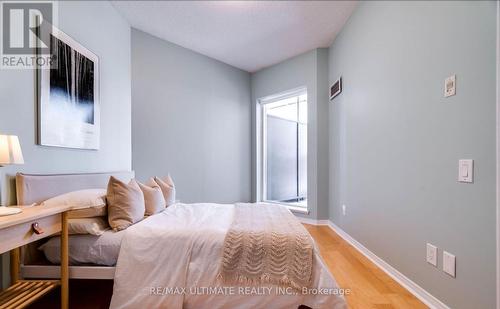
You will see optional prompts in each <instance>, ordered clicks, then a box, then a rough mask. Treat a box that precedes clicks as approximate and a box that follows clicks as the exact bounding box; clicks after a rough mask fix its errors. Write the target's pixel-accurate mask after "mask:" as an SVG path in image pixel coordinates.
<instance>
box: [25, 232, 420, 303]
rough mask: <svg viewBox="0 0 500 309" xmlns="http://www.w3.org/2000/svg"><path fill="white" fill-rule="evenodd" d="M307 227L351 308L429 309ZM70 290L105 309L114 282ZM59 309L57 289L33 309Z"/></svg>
mask: <svg viewBox="0 0 500 309" xmlns="http://www.w3.org/2000/svg"><path fill="white" fill-rule="evenodd" d="M305 226H306V228H307V229H308V230H309V233H311V235H312V236H313V237H314V239H315V240H316V243H317V244H318V247H319V249H320V251H321V255H322V256H323V259H324V260H325V262H326V264H327V265H328V268H329V269H330V272H331V273H332V275H333V276H334V277H335V279H336V280H337V283H338V284H339V286H340V287H341V288H344V289H350V291H351V293H350V295H347V296H346V299H347V302H348V304H349V308H355V309H357V308H360V309H370V308H374V309H389V308H398V309H400V308H412V309H413V308H427V307H426V306H425V305H424V304H423V303H422V302H420V301H419V300H418V299H417V298H416V297H415V296H413V295H412V294H410V293H409V292H408V291H407V290H406V289H404V288H403V287H402V286H401V285H399V284H398V283H397V282H395V281H394V280H392V279H391V278H390V277H389V276H388V275H386V274H385V273H384V272H383V271H382V270H380V269H379V268H378V267H377V266H375V265H374V264H373V263H372V262H370V261H369V260H368V259H367V258H365V257H364V256H363V255H362V254H361V253H359V252H358V251H357V250H356V249H354V248H353V247H352V246H351V245H349V244H348V243H347V242H346V241H344V240H343V239H342V238H341V237H340V236H338V235H337V234H336V233H334V232H333V231H332V230H331V229H330V228H329V227H327V226H312V225H305ZM69 291H70V297H69V300H70V308H72V309H79V308H82V309H87V308H96V309H105V308H107V307H108V306H109V303H110V301H111V294H112V292H113V281H111V280H70V289H69ZM58 306H59V290H55V291H54V292H51V293H49V294H48V295H46V296H45V297H43V298H42V299H40V300H39V301H38V302H37V303H35V304H33V305H32V306H30V308H31V309H38V308H40V309H42V308H57V307H58Z"/></svg>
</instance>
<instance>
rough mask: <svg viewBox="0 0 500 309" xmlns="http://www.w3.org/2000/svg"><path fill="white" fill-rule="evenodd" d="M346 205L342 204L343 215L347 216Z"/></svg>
mask: <svg viewBox="0 0 500 309" xmlns="http://www.w3.org/2000/svg"><path fill="white" fill-rule="evenodd" d="M346 208H347V207H346V206H345V205H342V215H343V216H345V211H346Z"/></svg>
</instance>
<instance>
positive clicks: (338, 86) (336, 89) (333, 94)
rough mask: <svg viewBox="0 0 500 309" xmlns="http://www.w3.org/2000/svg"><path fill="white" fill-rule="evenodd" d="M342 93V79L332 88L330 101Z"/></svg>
mask: <svg viewBox="0 0 500 309" xmlns="http://www.w3.org/2000/svg"><path fill="white" fill-rule="evenodd" d="M341 92H342V77H340V78H339V79H337V81H336V82H335V83H333V85H332V86H330V101H331V100H333V98H335V97H336V96H338V95H339V94H340V93H341Z"/></svg>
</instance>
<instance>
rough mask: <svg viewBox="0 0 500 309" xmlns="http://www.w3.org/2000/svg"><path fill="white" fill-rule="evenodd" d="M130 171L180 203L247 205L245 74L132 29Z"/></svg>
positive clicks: (247, 100) (247, 78)
mask: <svg viewBox="0 0 500 309" xmlns="http://www.w3.org/2000/svg"><path fill="white" fill-rule="evenodd" d="M132 72H133V74H132V128H133V134H132V147H133V159H132V164H133V168H134V170H135V171H136V175H137V177H138V178H139V179H140V180H145V179H147V178H149V177H151V176H154V175H159V176H161V175H166V174H167V173H170V174H171V175H172V177H173V179H174V182H175V184H176V189H177V198H178V199H180V200H181V201H182V202H235V201H249V200H250V192H251V191H250V190H251V184H250V179H251V176H250V151H251V150H250V149H251V144H250V74H248V73H247V72H244V71H242V70H239V69H236V68H233V67H231V66H229V65H226V64H223V63H221V62H218V61H216V60H214V59H211V58H208V57H206V56H203V55H201V54H198V53H195V52H193V51H190V50H188V49H185V48H182V47H180V46H177V45H175V44H172V43H169V42H166V41H164V40H160V39H158V38H155V37H153V36H151V35H148V34H146V33H144V32H141V31H138V30H135V29H133V30H132Z"/></svg>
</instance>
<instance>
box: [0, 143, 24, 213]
mask: <svg viewBox="0 0 500 309" xmlns="http://www.w3.org/2000/svg"><path fill="white" fill-rule="evenodd" d="M12 164H24V159H23V153H22V151H21V145H20V144H19V139H18V138H17V136H15V135H0V167H1V166H4V165H12ZM20 212H21V209H20V208H16V207H1V206H0V216H8V215H14V214H17V213H20Z"/></svg>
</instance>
